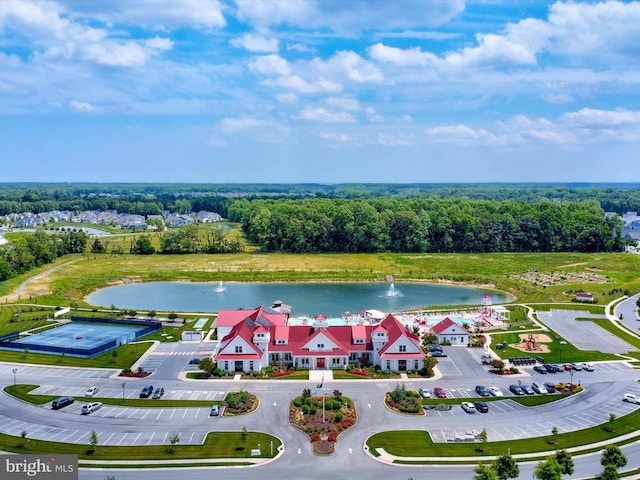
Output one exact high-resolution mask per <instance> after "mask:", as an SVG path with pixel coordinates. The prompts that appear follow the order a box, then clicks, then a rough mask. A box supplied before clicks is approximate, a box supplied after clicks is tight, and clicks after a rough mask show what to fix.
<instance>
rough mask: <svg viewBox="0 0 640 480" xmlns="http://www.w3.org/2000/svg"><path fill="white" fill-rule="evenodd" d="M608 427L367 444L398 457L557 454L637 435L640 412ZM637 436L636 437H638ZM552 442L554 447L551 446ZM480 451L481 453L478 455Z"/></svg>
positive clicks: (407, 434)
mask: <svg viewBox="0 0 640 480" xmlns="http://www.w3.org/2000/svg"><path fill="white" fill-rule="evenodd" d="M607 427H608V424H606V425H596V426H594V427H591V428H586V429H583V430H576V431H573V432H568V433H561V434H558V435H557V436H555V437H554V436H553V435H551V432H549V435H546V436H542V437H533V438H523V439H515V440H508V441H501V442H487V443H485V444H480V443H476V442H471V443H453V442H447V443H435V442H433V441H432V440H431V436H430V435H429V433H428V432H427V431H425V430H402V431H398V430H394V431H386V432H380V433H376V434H374V435H372V436H371V437H369V439H368V440H367V446H368V447H369V449H370V451H371V452H375V449H377V448H383V449H384V450H385V451H386V452H387V453H390V454H392V455H396V456H399V457H464V456H472V457H473V456H479V455H481V456H490V455H503V454H504V453H505V452H507V451H508V450H509V449H510V451H511V454H512V455H516V454H526V453H534V452H543V451H548V450H561V449H567V448H570V447H575V446H579V445H588V444H591V443H595V442H600V441H606V440H610V439H613V438H615V437H617V436H620V435H624V434H627V433H638V430H639V429H640V409H637V410H635V411H634V412H632V413H630V414H628V415H625V416H624V417H619V418H618V419H617V420H616V422H615V425H614V431H608V430H607ZM638 435H640V433H638ZM553 442H555V443H553ZM478 448H482V450H483V451H482V452H479V451H478Z"/></svg>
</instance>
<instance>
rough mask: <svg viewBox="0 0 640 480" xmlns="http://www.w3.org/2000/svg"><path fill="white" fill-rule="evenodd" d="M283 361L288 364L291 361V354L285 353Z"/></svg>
mask: <svg viewBox="0 0 640 480" xmlns="http://www.w3.org/2000/svg"><path fill="white" fill-rule="evenodd" d="M284 360H285V362H290V361H291V354H290V353H285V354H284Z"/></svg>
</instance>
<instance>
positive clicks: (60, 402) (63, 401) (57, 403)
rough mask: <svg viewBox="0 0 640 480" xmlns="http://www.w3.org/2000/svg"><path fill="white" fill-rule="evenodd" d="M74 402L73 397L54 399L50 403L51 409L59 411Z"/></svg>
mask: <svg viewBox="0 0 640 480" xmlns="http://www.w3.org/2000/svg"><path fill="white" fill-rule="evenodd" d="M74 401H75V400H74V399H73V397H60V398H56V399H55V400H54V401H53V402H51V408H53V409H54V410H60V409H61V408H63V407H66V406H67V405H71V404H72V403H73V402H74Z"/></svg>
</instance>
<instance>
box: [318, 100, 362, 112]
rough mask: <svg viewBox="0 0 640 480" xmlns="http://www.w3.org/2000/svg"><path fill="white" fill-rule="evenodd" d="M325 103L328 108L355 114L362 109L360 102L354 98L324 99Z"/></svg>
mask: <svg viewBox="0 0 640 480" xmlns="http://www.w3.org/2000/svg"><path fill="white" fill-rule="evenodd" d="M326 102H327V105H329V106H330V107H335V108H339V109H341V110H348V111H351V112H357V111H358V110H361V109H362V106H361V105H360V102H359V101H358V100H357V99H355V98H340V97H329V98H327V99H326Z"/></svg>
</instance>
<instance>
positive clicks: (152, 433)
mask: <svg viewBox="0 0 640 480" xmlns="http://www.w3.org/2000/svg"><path fill="white" fill-rule="evenodd" d="M155 434H156V432H151V436H150V437H149V440H147V445H151V441H152V440H153V437H154V436H155Z"/></svg>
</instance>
